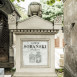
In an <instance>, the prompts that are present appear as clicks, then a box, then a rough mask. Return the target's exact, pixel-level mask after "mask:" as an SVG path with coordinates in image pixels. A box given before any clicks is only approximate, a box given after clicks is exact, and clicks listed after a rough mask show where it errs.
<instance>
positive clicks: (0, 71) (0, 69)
mask: <svg viewBox="0 0 77 77" xmlns="http://www.w3.org/2000/svg"><path fill="white" fill-rule="evenodd" d="M0 77H4V68H0Z"/></svg>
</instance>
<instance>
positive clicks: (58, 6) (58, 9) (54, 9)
mask: <svg viewBox="0 0 77 77" xmlns="http://www.w3.org/2000/svg"><path fill="white" fill-rule="evenodd" d="M41 3H42V8H43V9H42V13H43V14H42V17H43V18H44V19H46V20H49V21H54V19H55V18H56V17H57V16H63V3H62V2H61V1H60V2H59V1H56V2H55V3H54V4H53V5H49V4H47V3H45V2H44V3H43V2H41Z"/></svg>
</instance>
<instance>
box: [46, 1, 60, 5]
mask: <svg viewBox="0 0 77 77" xmlns="http://www.w3.org/2000/svg"><path fill="white" fill-rule="evenodd" d="M57 1H61V0H57ZM54 3H55V0H48V1H47V4H48V5H53V4H54Z"/></svg>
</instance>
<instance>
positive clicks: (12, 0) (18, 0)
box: [10, 0, 25, 2]
mask: <svg viewBox="0 0 77 77" xmlns="http://www.w3.org/2000/svg"><path fill="white" fill-rule="evenodd" d="M10 1H11V2H14V1H17V2H20V1H25V0H10Z"/></svg>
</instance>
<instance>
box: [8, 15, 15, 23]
mask: <svg viewBox="0 0 77 77" xmlns="http://www.w3.org/2000/svg"><path fill="white" fill-rule="evenodd" d="M8 23H9V24H16V16H15V15H12V14H11V15H8Z"/></svg>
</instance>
